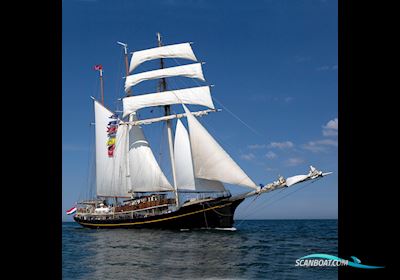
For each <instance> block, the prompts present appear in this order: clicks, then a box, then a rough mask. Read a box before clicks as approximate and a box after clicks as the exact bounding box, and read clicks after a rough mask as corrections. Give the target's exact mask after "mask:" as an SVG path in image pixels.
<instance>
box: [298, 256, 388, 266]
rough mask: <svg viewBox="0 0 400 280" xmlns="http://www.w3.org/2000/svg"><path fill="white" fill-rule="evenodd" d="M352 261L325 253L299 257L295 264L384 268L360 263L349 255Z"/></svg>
mask: <svg viewBox="0 0 400 280" xmlns="http://www.w3.org/2000/svg"><path fill="white" fill-rule="evenodd" d="M351 258H352V259H353V261H348V260H345V259H342V258H339V257H336V256H332V255H327V254H312V255H308V256H304V257H301V258H300V259H297V260H296V266H303V267H310V266H352V267H357V268H365V269H376V268H384V266H373V265H365V264H361V261H360V260H359V259H358V258H356V257H351Z"/></svg>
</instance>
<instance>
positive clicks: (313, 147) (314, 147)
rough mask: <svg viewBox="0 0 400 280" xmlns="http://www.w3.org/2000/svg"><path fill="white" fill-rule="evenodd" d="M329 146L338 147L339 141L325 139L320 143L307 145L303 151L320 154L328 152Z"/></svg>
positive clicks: (319, 141) (314, 142) (311, 142)
mask: <svg viewBox="0 0 400 280" xmlns="http://www.w3.org/2000/svg"><path fill="white" fill-rule="evenodd" d="M329 146H330V147H337V146H338V142H337V140H332V139H323V140H318V141H310V142H308V143H307V144H305V145H303V149H305V150H309V151H311V152H313V153H319V152H326V151H328V148H329Z"/></svg>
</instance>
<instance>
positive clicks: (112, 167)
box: [94, 100, 129, 196]
mask: <svg viewBox="0 0 400 280" xmlns="http://www.w3.org/2000/svg"><path fill="white" fill-rule="evenodd" d="M94 113H95V126H96V128H95V134H96V190H97V195H98V196H129V193H128V190H129V189H128V183H127V180H126V165H125V164H124V162H125V160H126V154H127V147H126V139H127V138H126V137H127V131H126V127H124V126H121V127H119V128H118V130H117V135H116V140H115V150H114V156H113V157H109V156H108V148H107V142H108V135H107V125H108V123H109V121H110V117H111V116H112V115H113V113H112V112H111V111H110V110H108V109H107V108H105V107H104V106H103V105H101V104H100V103H99V102H98V101H96V100H95V101H94Z"/></svg>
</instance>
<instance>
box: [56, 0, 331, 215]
mask: <svg viewBox="0 0 400 280" xmlns="http://www.w3.org/2000/svg"><path fill="white" fill-rule="evenodd" d="M62 13H63V14H62V15H63V19H62V102H63V105H62V106H63V107H62V108H63V112H62V133H63V134H62V142H63V143H62V149H63V151H62V155H63V159H62V164H63V166H62V171H63V175H62V183H63V185H62V195H63V199H62V203H63V214H62V215H63V220H70V219H71V217H69V216H66V215H65V210H66V209H69V208H70V207H71V206H73V204H74V202H75V201H77V200H79V199H82V198H83V197H84V195H85V193H87V189H88V185H89V184H90V183H91V182H92V181H93V180H91V175H93V174H94V173H93V154H92V152H93V148H94V137H93V132H94V128H93V127H92V126H90V123H91V122H93V121H94V116H93V105H92V102H91V99H90V96H95V97H96V98H99V81H98V73H97V72H95V71H93V66H94V65H95V64H102V65H103V67H104V76H105V78H104V79H105V81H104V86H105V103H106V105H107V106H108V107H109V108H111V109H121V105H120V102H118V101H117V99H118V98H120V97H123V95H124V92H123V82H124V81H123V76H124V75H125V73H124V64H123V57H122V50H121V48H120V47H119V46H118V45H117V44H116V41H123V42H126V43H128V45H129V51H135V50H142V49H146V48H151V47H155V46H156V33H157V32H160V33H161V34H162V37H163V42H164V44H174V43H181V42H194V44H193V45H192V47H193V50H194V52H195V54H196V57H197V58H198V59H199V60H200V61H204V62H206V64H205V65H203V71H204V75H205V78H206V80H207V84H214V85H215V87H214V88H213V89H212V94H213V97H214V98H215V100H216V101H215V104H216V106H217V107H218V108H223V109H224V108H227V109H228V110H229V111H231V112H232V113H233V114H231V113H229V112H228V110H223V112H221V113H215V114H212V115H209V116H207V117H204V118H202V119H201V121H202V123H203V125H204V126H205V127H206V128H207V129H208V130H209V131H210V132H211V133H212V135H213V136H215V138H216V139H217V140H218V141H219V142H220V144H221V145H222V146H223V147H224V148H225V149H226V151H227V152H228V153H229V154H230V155H231V156H232V157H233V158H234V159H235V160H236V161H237V162H238V163H239V165H240V166H241V167H242V168H243V169H244V170H245V171H246V172H247V173H248V175H249V176H250V177H251V178H252V179H253V180H254V181H255V182H256V183H268V182H271V181H273V180H275V179H276V178H277V176H278V175H280V174H281V175H283V176H291V175H296V174H304V173H306V172H307V171H308V168H309V167H308V166H309V165H310V164H312V165H314V166H316V167H317V168H320V169H323V170H325V171H333V172H334V174H333V175H331V176H329V177H326V178H324V179H323V180H320V181H318V182H316V183H314V184H311V185H309V186H307V187H305V188H304V189H302V190H300V191H297V192H295V193H293V194H291V195H288V194H289V193H290V192H293V191H296V187H294V188H293V189H287V190H285V191H283V192H281V193H279V194H274V193H271V194H266V195H263V196H261V197H260V198H258V199H257V200H256V201H254V202H253V203H252V202H251V201H252V199H249V200H246V201H245V202H244V203H242V204H241V205H240V206H239V208H238V210H237V211H236V214H235V218H247V219H284V218H337V208H338V205H337V203H338V195H337V191H338V188H337V184H338V175H337V171H338V168H337V164H338V156H337V155H338V151H337V146H338V142H337V133H338V119H337V117H338V93H337V91H338V54H337V53H338V49H337V44H338V39H337V37H338V35H337V1H331V0H326V1H322V0H305V1H300V0H298V1H294V0H292V1H289V0H288V1H285V0H275V1H273V0H265V1H228V0H214V1H212V0H189V1H187V0H186V1H183V0H158V1H155V0H146V1H144V0H143V1H134V0H131V1H129V0H115V1H107V0H63V2H62ZM156 63H157V62H148V63H145V64H144V65H143V66H140V67H138V69H137V70H135V71H145V70H148V69H155V68H156V67H157V64H156ZM173 63H174V61H172V62H171V61H167V66H173ZM185 63H187V62H185ZM182 79H184V83H190V81H189V79H187V80H185V79H186V78H182ZM142 84H143V85H142ZM142 84H141V85H139V86H138V87H137V89H136V88H135V93H145V92H154V91H155V87H156V82H155V81H148V82H144V83H142ZM203 84H204V83H203ZM193 85H195V84H193ZM170 86H171V87H173V86H176V87H177V86H178V82H177V81H175V80H171V81H170ZM219 102H220V103H221V104H222V105H221V104H219ZM222 106H223V107H222ZM192 108H194V107H192ZM157 110H158V111H157ZM173 110H176V111H179V112H180V111H181V109H180V108H178V106H175V107H174V109H173ZM160 112H161V111H160V109H156V110H154V111H153V112H152V113H151V112H149V111H146V110H145V111H143V113H142V115H143V117H151V116H156V115H157V114H158V113H160ZM235 116H236V117H238V118H239V119H240V120H242V121H243V122H244V123H246V125H244V124H243V123H242V122H241V121H239V120H238V119H237V118H236V117H235ZM161 128H162V126H161V124H158V125H154V126H152V127H146V128H145V132H146V136H148V138H149V140H150V143H151V144H152V145H153V147H160V146H163V145H165V143H164V142H162V140H160V137H159V135H160V131H161ZM157 149H158V148H157ZM157 149H156V152H158V150H157ZM167 163H168V159H167V158H165V159H164V158H163V159H162V160H161V166H162V167H163V168H166V170H168V167H167ZM167 173H168V171H167ZM228 187H229V188H231V190H232V192H239V191H246V190H247V189H245V188H240V187H231V186H228ZM300 187H301V186H300ZM286 195H287V197H285V198H283V199H281V200H279V201H277V202H276V203H273V201H275V200H277V199H280V197H283V196H286ZM250 203H251V205H250V206H249V204H250ZM269 203H271V206H268V205H269Z"/></svg>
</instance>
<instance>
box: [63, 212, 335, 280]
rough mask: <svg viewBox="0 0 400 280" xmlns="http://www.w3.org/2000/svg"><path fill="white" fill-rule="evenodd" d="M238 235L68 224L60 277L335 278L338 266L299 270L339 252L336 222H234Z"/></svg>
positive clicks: (64, 239) (102, 278)
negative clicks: (310, 258)
mask: <svg viewBox="0 0 400 280" xmlns="http://www.w3.org/2000/svg"><path fill="white" fill-rule="evenodd" d="M234 226H235V227H236V228H237V230H236V231H220V230H194V231H170V230H148V229H99V230H93V229H86V228H83V227H81V226H79V225H78V224H76V223H74V222H70V223H63V229H62V248H63V249H62V274H63V279H65V280H69V279H90V280H92V279H93V280H94V279H99V280H100V279H101V280H106V279H113V280H117V279H118V280H119V279H337V275H338V272H337V268H333V267H295V261H296V259H297V258H300V257H302V256H305V255H308V254H312V253H326V254H332V255H337V250H338V246H337V244H338V242H337V220H261V221H235V224H234Z"/></svg>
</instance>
